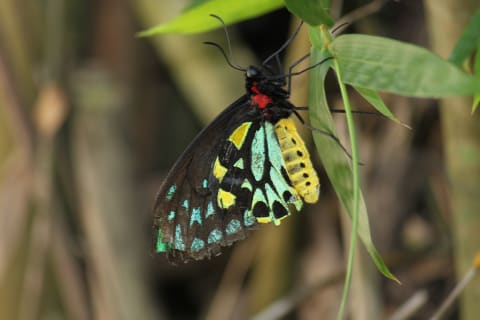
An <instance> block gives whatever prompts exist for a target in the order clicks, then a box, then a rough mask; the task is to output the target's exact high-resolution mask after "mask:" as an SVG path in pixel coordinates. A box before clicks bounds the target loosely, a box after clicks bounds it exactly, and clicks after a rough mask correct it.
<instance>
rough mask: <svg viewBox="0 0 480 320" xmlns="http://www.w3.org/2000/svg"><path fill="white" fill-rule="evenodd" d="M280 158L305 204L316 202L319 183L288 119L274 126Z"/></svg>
mask: <svg viewBox="0 0 480 320" xmlns="http://www.w3.org/2000/svg"><path fill="white" fill-rule="evenodd" d="M275 134H276V135H277V138H278V143H279V145H280V149H281V150H282V157H283V160H284V161H285V166H286V169H287V174H288V177H289V178H290V181H292V184H293V187H294V188H295V190H297V192H298V193H299V194H300V196H301V197H302V198H303V200H304V201H305V202H307V203H315V202H317V201H318V196H319V194H320V182H319V180H318V175H317V172H316V171H315V169H314V168H313V165H312V161H311V160H310V154H309V153H308V150H307V148H306V147H305V143H304V142H303V140H302V138H301V137H300V135H299V134H298V132H297V128H296V127H295V124H294V123H293V121H292V120H290V119H288V118H287V119H281V120H280V121H278V122H277V123H276V124H275Z"/></svg>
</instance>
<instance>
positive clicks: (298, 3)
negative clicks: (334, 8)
mask: <svg viewBox="0 0 480 320" xmlns="http://www.w3.org/2000/svg"><path fill="white" fill-rule="evenodd" d="M285 5H286V6H287V9H288V11H290V12H291V13H293V14H294V15H296V16H298V17H299V18H300V19H302V20H303V21H305V22H306V23H308V24H309V25H312V26H318V25H321V24H325V25H327V26H328V27H332V26H333V24H334V23H335V22H334V21H333V19H332V17H331V16H330V14H329V13H328V11H329V9H330V1H328V0H285Z"/></svg>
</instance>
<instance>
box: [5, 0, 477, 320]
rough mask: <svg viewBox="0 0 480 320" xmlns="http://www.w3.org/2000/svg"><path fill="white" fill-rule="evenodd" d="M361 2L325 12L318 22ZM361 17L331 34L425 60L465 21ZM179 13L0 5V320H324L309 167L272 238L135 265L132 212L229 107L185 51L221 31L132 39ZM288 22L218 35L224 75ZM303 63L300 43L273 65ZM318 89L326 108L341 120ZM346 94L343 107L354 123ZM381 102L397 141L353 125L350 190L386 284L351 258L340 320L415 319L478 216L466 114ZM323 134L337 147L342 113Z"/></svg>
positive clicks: (338, 271) (456, 269)
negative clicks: (173, 261)
mask: <svg viewBox="0 0 480 320" xmlns="http://www.w3.org/2000/svg"><path fill="white" fill-rule="evenodd" d="M368 3H370V2H369V1H363V0H350V1H340V0H333V1H332V15H333V16H334V17H335V18H338V17H339V16H341V15H343V14H344V13H347V12H351V10H353V9H357V8H362V7H363V6H364V5H367V4H368ZM372 3H374V4H375V8H374V9H375V10H376V12H375V14H370V15H367V14H365V16H363V17H362V19H359V20H357V21H356V22H355V23H354V24H351V25H349V26H348V29H347V30H346V32H352V33H354V32H355V33H367V34H375V35H382V36H386V37H390V38H394V39H399V40H402V41H406V42H410V43H414V44H418V45H421V46H426V47H430V48H432V49H433V50H434V51H436V52H438V53H439V54H440V55H442V56H443V57H444V58H446V57H447V56H448V54H449V52H450V51H451V49H452V48H453V45H454V44H455V42H456V41H457V40H458V37H459V35H460V34H461V32H462V30H463V28H464V26H465V25H466V24H467V22H468V20H469V17H470V16H471V14H473V12H474V10H475V9H476V8H478V7H479V6H480V3H479V1H473V0H470V1H468V0H463V1H453V0H448V1H447V0H446V1H441V2H440V1H434V0H424V1H418V0H402V1H395V2H388V3H383V1H373V2H372ZM187 5H189V2H188V1H178V0H176V1H152V0H137V1H127V0H97V1H80V0H69V1H65V0H42V1H29V0H2V1H1V2H0V319H1V320H3V319H6V320H10V319H21V320H33V319H75V320H77V319H78V320H80V319H198V318H203V319H246V318H251V317H253V316H254V315H257V316H256V319H274V318H276V316H275V315H276V314H277V312H279V310H280V311H281V310H287V311H286V312H285V313H287V316H286V318H287V319H333V318H335V315H336V312H337V309H338V304H339V301H340V295H341V288H342V283H343V281H342V279H343V274H344V271H343V270H344V265H345V262H344V253H343V252H344V250H343V249H344V247H346V245H345V243H348V242H345V241H348V240H345V239H343V238H342V237H344V236H343V235H344V234H348V232H345V231H342V230H348V227H349V226H348V223H349V220H348V219H345V217H344V215H342V214H339V211H340V208H339V205H338V201H337V198H336V196H335V194H334V193H333V192H332V190H331V187H330V185H329V182H328V180H327V179H326V176H325V174H324V173H323V172H322V170H321V164H320V163H318V159H317V167H318V168H319V171H320V172H319V173H320V176H321V181H322V195H321V200H320V201H319V203H318V204H317V205H315V206H308V208H306V209H305V210H303V211H302V212H301V213H300V214H298V215H295V216H294V217H292V218H289V221H288V223H283V224H282V225H281V226H280V227H274V226H264V227H263V228H261V230H259V231H258V232H257V233H256V234H255V235H254V236H253V237H251V238H250V239H248V240H246V241H244V242H242V243H239V244H237V245H235V246H234V247H233V248H228V249H225V250H224V253H223V254H222V255H221V256H219V257H217V258H214V259H212V260H209V261H201V262H194V263H189V264H186V265H182V266H176V267H174V266H171V265H169V264H168V263H167V262H166V260H165V258H164V257H163V256H153V255H151V250H150V248H151V238H150V236H151V223H152V217H151V213H150V210H151V207H152V205H153V199H154V196H155V192H156V189H157V188H158V186H159V185H160V183H161V181H162V178H163V177H164V176H165V174H166V172H167V170H168V169H169V167H170V166H171V165H172V163H173V162H174V161H175V159H176V158H177V157H178V156H179V154H180V153H181V152H182V150H183V149H184V148H185V147H186V145H187V144H188V143H189V141H190V140H191V139H192V138H193V137H194V136H195V134H196V133H197V132H198V131H199V130H200V129H201V128H202V127H203V126H204V125H205V124H206V123H208V122H209V121H211V120H212V118H213V117H214V116H215V115H216V114H218V113H219V112H220V111H221V110H223V109H224V108H225V107H226V106H227V105H228V104H230V103H231V102H232V101H234V99H235V98H237V97H238V96H240V95H242V94H243V92H244V83H243V75H242V74H240V73H238V72H237V71H235V70H232V69H231V68H229V67H228V66H227V64H226V63H225V61H224V59H223V57H222V56H221V55H220V54H219V52H217V51H216V50H212V49H211V48H209V47H206V46H204V45H202V44H201V42H202V41H215V42H218V43H222V44H223V43H225V38H224V34H223V32H222V31H215V32H208V33H204V34H199V35H188V36H186V35H165V36H157V37H153V38H137V37H135V33H136V32H138V31H141V30H143V29H145V28H147V27H151V26H153V25H156V24H158V23H160V22H163V21H167V20H168V19H170V18H173V17H175V16H176V15H178V13H179V12H180V11H181V10H182V9H183V8H184V7H186V6H187ZM375 10H374V11H375ZM367 11H368V10H367ZM297 24H298V21H296V20H295V19H293V18H292V16H291V15H290V14H289V13H288V12H287V11H286V10H285V9H280V10H277V11H275V12H272V13H270V14H268V15H265V16H262V17H259V18H257V19H254V20H250V21H246V22H242V23H239V24H236V25H234V26H231V27H230V28H229V31H230V32H231V37H232V44H233V52H234V55H235V60H236V62H237V63H239V64H240V65H248V64H254V63H256V62H257V61H261V59H262V58H265V57H266V56H268V55H269V54H270V53H271V52H273V51H274V50H275V49H276V48H278V47H279V46H280V45H281V44H282V43H283V42H284V41H285V39H286V38H287V37H288V34H289V32H290V31H291V30H292V28H294V27H295V26H296V25H297ZM303 31H305V30H303ZM308 50H309V43H308V37H307V35H306V32H302V33H301V34H300V36H299V37H298V38H297V39H296V40H295V41H294V43H292V45H291V46H290V47H289V48H288V50H287V52H286V54H285V57H284V60H285V61H286V65H288V61H294V60H295V59H296V58H298V57H299V56H301V55H303V54H304V53H306V52H308ZM307 80H308V74H304V75H303V76H302V77H297V78H295V81H294V83H293V96H292V101H293V102H294V103H295V104H296V105H299V106H300V105H305V103H306V102H305V101H306V89H307V85H306V81H307ZM331 80H332V81H330V83H331V87H328V88H327V91H328V94H329V100H330V104H331V105H332V106H334V107H338V108H342V106H341V104H340V101H341V100H340V98H339V93H338V92H337V90H336V86H335V84H334V81H333V79H331ZM351 94H352V101H353V105H354V108H355V109H357V110H370V109H368V106H367V103H366V102H365V101H363V100H362V99H361V98H360V97H359V96H358V95H356V94H355V93H354V92H351ZM383 98H384V99H385V101H386V102H387V104H388V105H389V107H391V109H392V110H393V111H394V113H395V114H396V115H397V117H398V118H399V119H400V120H401V121H403V122H405V123H408V124H409V125H410V126H411V127H412V128H413V129H412V130H411V131H409V130H406V129H405V128H404V127H402V126H399V125H395V124H393V123H392V122H390V121H387V120H384V119H382V118H379V117H372V116H357V117H356V120H357V125H358V133H359V147H360V153H361V160H362V162H363V163H364V166H362V168H361V170H362V190H363V193H364V196H365V199H366V203H367V206H368V208H369V213H370V223H371V227H372V236H373V238H374V242H375V244H376V246H377V248H378V249H379V251H380V252H381V254H382V256H383V257H384V259H385V261H386V263H387V264H388V265H389V267H390V268H391V270H392V272H393V273H394V274H395V275H396V276H397V277H398V278H399V279H400V280H401V281H402V285H401V286H399V285H397V284H395V283H393V282H392V281H389V280H386V279H385V278H382V277H381V276H380V275H379V274H378V272H377V271H376V269H375V267H374V266H373V263H372V262H371V260H370V258H369V256H368V255H364V254H363V250H362V247H361V246H359V252H358V254H357V262H356V266H355V273H354V280H353V281H354V282H353V287H352V291H351V294H350V296H351V298H350V304H349V310H350V314H349V318H350V319H387V318H390V319H402V317H401V311H402V310H405V309H403V307H404V306H405V305H407V304H408V302H411V303H417V304H416V305H417V306H418V309H413V310H412V311H411V312H410V315H409V317H410V318H411V319H425V318H428V317H429V316H430V315H431V314H432V313H433V312H434V311H435V310H437V308H438V305H439V304H440V302H441V301H443V299H445V297H446V296H447V295H448V293H449V292H450V291H451V290H452V287H453V286H454V285H455V283H456V282H457V281H458V279H459V278H460V277H462V275H463V273H464V272H465V270H466V269H467V268H468V267H469V266H470V264H471V261H472V259H473V256H474V253H475V251H478V248H479V246H480V232H478V230H480V215H479V212H480V210H478V209H480V202H479V201H472V199H474V200H476V199H478V198H479V196H480V188H479V185H478V181H480V179H479V178H480V167H479V163H480V161H479V159H480V151H479V150H480V146H479V141H480V140H479V138H480V122H479V120H480V119H479V116H478V112H477V114H476V115H473V116H471V115H470V111H469V110H470V109H469V108H470V105H471V104H470V102H469V100H468V99H448V100H447V99H445V100H443V101H442V102H441V107H440V108H439V103H438V101H435V100H430V99H409V98H405V97H398V96H393V95H388V94H385V95H383ZM335 119H336V125H337V127H338V128H339V131H340V132H345V119H344V117H343V115H341V114H339V115H336V116H335ZM305 132H306V139H307V140H308V139H309V133H308V130H307V131H305ZM341 138H342V139H343V141H346V140H347V139H346V137H342V136H341ZM463 142H465V143H466V144H468V146H469V147H470V149H468V150H476V153H475V152H474V153H473V154H469V155H468V157H467V159H468V162H467V163H464V162H465V160H462V158H460V159H459V158H458V157H457V156H458V155H462V152H465V150H466V149H465V148H464V145H463ZM314 157H315V155H314ZM472 159H473V160H472ZM462 161H463V162H462ZM464 182H468V183H467V184H464ZM478 301H480V281H479V279H478V276H477V279H475V280H474V281H473V282H472V283H470V284H469V286H468V287H467V290H466V291H465V294H464V295H463V297H462V300H461V303H460V304H456V305H455V306H454V308H452V309H451V310H450V311H449V312H448V314H447V315H446V317H447V318H449V319H477V317H478V316H480V304H479V303H478ZM274 302H276V304H273V303H274ZM272 304H273V305H272ZM272 306H273V308H271V307H272ZM262 311H263V312H262Z"/></svg>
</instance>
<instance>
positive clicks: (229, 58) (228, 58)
mask: <svg viewBox="0 0 480 320" xmlns="http://www.w3.org/2000/svg"><path fill="white" fill-rule="evenodd" d="M210 16H211V17H213V18H215V19H217V20H218V21H220V23H221V24H222V27H223V31H224V32H225V38H227V47H228V54H227V53H226V52H225V50H224V49H223V48H222V47H221V46H220V45H219V44H218V43H215V42H210V41H207V42H204V44H206V45H210V46H214V47H216V48H218V49H219V50H220V51H221V52H222V54H223V56H224V57H225V60H226V61H227V63H228V65H229V66H230V67H232V68H233V69H235V70H239V71H246V69H245V68H242V67H240V66H239V65H237V64H236V63H234V62H233V55H232V45H231V43H230V36H229V35H228V30H227V25H226V24H225V21H223V19H222V18H220V16H217V15H216V14H210Z"/></svg>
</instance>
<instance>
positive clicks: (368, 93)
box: [353, 87, 410, 128]
mask: <svg viewBox="0 0 480 320" xmlns="http://www.w3.org/2000/svg"><path fill="white" fill-rule="evenodd" d="M353 88H354V89H355V90H356V91H357V92H358V93H360V95H361V96H362V97H363V98H364V99H365V100H367V101H368V102H369V103H370V104H371V105H372V106H373V107H374V108H375V109H377V111H378V112H380V113H381V114H383V115H384V116H385V117H387V118H389V119H390V120H393V121H395V122H396V123H398V124H401V125H402V126H405V127H407V128H410V127H409V126H407V125H406V124H404V123H403V122H401V121H400V120H398V119H397V117H395V116H394V115H393V113H392V112H391V111H390V109H388V107H387V105H386V104H385V103H384V102H383V99H382V97H380V95H379V94H378V93H377V92H376V91H375V90H372V89H367V88H362V87H353Z"/></svg>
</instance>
